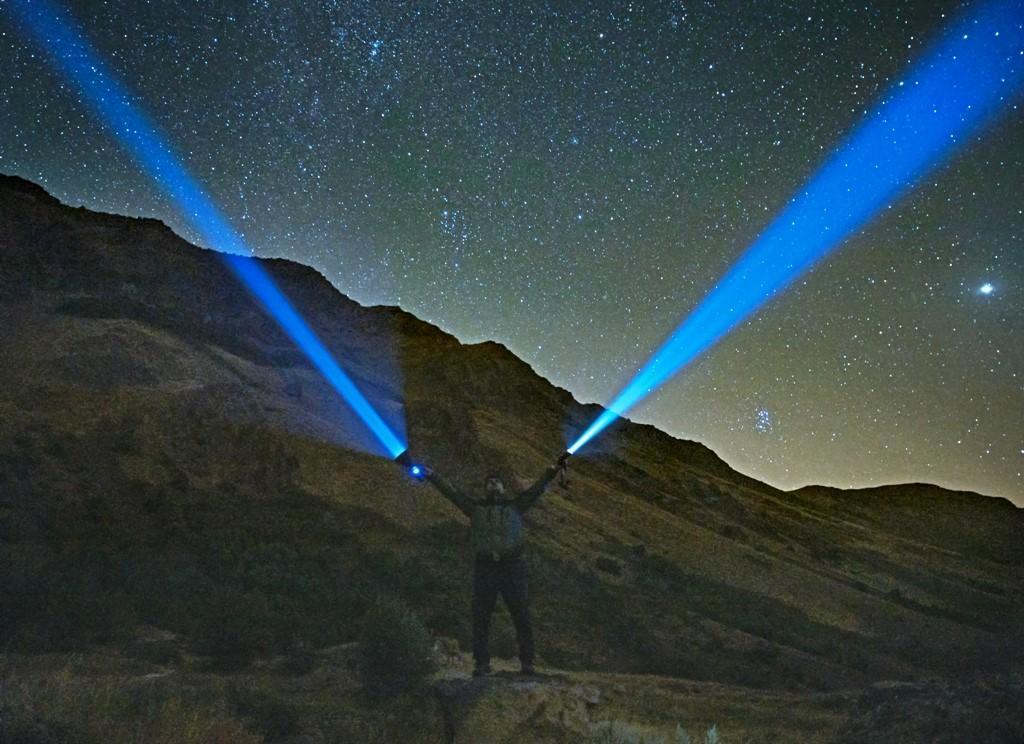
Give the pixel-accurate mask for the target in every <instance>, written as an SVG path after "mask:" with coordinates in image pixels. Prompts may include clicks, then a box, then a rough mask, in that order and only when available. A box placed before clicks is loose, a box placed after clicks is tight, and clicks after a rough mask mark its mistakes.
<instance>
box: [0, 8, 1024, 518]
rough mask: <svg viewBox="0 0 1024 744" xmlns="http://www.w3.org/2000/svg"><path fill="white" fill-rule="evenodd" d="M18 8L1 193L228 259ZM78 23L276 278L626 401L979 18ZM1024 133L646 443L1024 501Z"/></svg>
mask: <svg viewBox="0 0 1024 744" xmlns="http://www.w3.org/2000/svg"><path fill="white" fill-rule="evenodd" d="M3 6H4V0H0V171H2V172H5V173H12V174H17V175H21V176H24V177H26V178H29V179H32V180H34V181H37V182H39V183H41V184H43V185H44V186H45V187H46V188H47V189H49V190H50V191H51V193H53V194H54V195H56V196H57V197H58V198H60V199H62V200H64V201H66V202H68V203H71V204H75V205H78V204H81V205H85V206H87V207H89V208H92V209H98V210H103V211H111V212H118V213H123V214H131V215H147V216H155V217H158V218H160V219H162V220H164V221H165V222H167V223H168V224H170V225H171V226H172V227H173V228H174V229H175V230H176V231H178V232H179V233H181V234H183V235H184V236H185V237H187V238H189V239H192V240H194V241H195V242H200V241H198V240H197V239H196V236H195V235H194V234H193V233H192V231H191V230H190V229H189V228H188V226H187V225H186V223H185V221H184V220H183V219H182V218H181V217H180V215H179V214H178V213H177V211H176V208H175V207H174V205H173V204H171V203H170V202H169V201H168V200H167V199H166V198H165V197H163V196H162V194H161V193H160V192H159V191H158V189H157V187H156V186H155V185H154V184H153V183H152V182H151V181H150V180H149V179H148V177H147V176H146V175H145V174H144V173H142V172H141V171H140V170H139V169H138V168H137V166H136V165H135V164H134V163H133V161H132V160H131V158H130V157H129V156H128V155H127V154H126V153H125V152H124V151H123V150H122V149H121V148H120V146H119V145H118V144H117V143H116V142H115V140H114V139H113V138H112V137H111V136H110V135H109V134H108V133H107V132H106V131H104V130H103V129H102V127H101V126H100V125H99V124H98V122H97V120H96V119H95V118H94V117H93V115H92V114H91V112H90V111H89V109H88V108H87V107H86V105H85V104H84V103H83V102H82V101H81V100H79V96H78V94H77V93H76V91H75V90H74V89H73V88H72V87H71V86H70V85H68V84H67V83H65V82H64V80H63V79H61V78H60V77H59V76H58V74H57V73H56V72H55V71H54V70H53V68H51V67H50V66H49V64H48V62H47V61H46V59H45V57H44V56H43V55H42V54H41V52H40V50H39V49H38V48H37V47H36V46H34V44H33V42H31V41H30V40H29V39H28V38H27V37H25V35H24V33H23V32H22V31H21V30H20V29H19V28H18V27H16V26H15V25H14V24H13V21H12V19H11V17H10V16H9V14H8V13H6V12H4V8H3ZM67 7H68V8H69V9H70V11H71V12H72V14H73V15H74V17H75V18H76V19H77V20H78V21H79V23H80V24H81V26H82V28H83V29H84V30H85V32H86V34H87V36H88V37H89V38H90V39H91V41H92V42H93V43H94V45H95V46H96V47H97V48H98V49H99V50H100V52H101V53H102V54H103V55H104V56H105V58H106V59H107V60H108V62H109V64H110V66H111V67H112V69H113V70H115V71H116V72H117V73H118V74H119V75H120V76H121V78H122V80H123V82H124V83H125V84H126V85H127V86H128V88H129V89H130V90H132V91H133V92H134V93H135V94H136V95H137V97H138V98H137V101H136V102H137V103H138V104H140V105H141V106H142V107H143V108H144V109H145V110H146V111H147V112H148V113H149V115H150V116H151V118H152V119H153V120H154V121H155V122H156V123H157V124H158V125H159V126H160V127H161V129H162V131H163V132H164V133H165V135H166V136H167V138H168V139H169V141H170V142H171V144H172V146H173V147H174V148H175V149H176V150H177V152H178V153H180V154H181V155H182V157H183V159H184V160H185V162H186V164H187V166H188V167H189V168H190V170H191V171H192V173H193V174H194V175H195V176H196V177H197V178H198V179H199V180H200V181H201V182H202V183H203V184H204V185H205V186H206V187H207V189H208V191H209V193H210V194H211V195H212V196H213V198H214V199H215V201H216V202H217V204H218V205H219V206H220V207H221V208H222V209H223V211H224V212H225V213H226V214H227V215H228V216H229V217H230V218H231V219H232V220H233V222H234V224H235V226H236V227H237V228H238V229H239V230H240V231H241V232H242V233H243V235H244V236H245V238H246V240H247V241H248V242H249V244H250V245H251V246H252V247H253V249H254V251H255V252H256V253H257V254H258V255H262V256H285V257H288V258H292V259H295V260H298V261H301V262H303V263H307V264H310V265H312V266H315V267H316V268H317V269H319V270H320V271H321V272H322V273H323V274H324V275H325V276H327V277H328V278H329V279H330V280H331V281H332V282H333V283H334V284H335V285H336V286H337V287H338V288H339V289H340V290H341V291H343V292H344V293H346V294H347V295H349V296H351V297H353V298H354V299H356V300H358V301H360V302H363V303H366V304H392V305H394V304H397V305H400V306H401V307H403V308H404V309H406V310H409V311H410V312H413V313H415V314H416V315H418V316H419V317H422V318H424V319H425V320H428V321H431V322H433V323H436V324H437V325H439V326H440V327H442V328H444V329H445V330H447V331H449V332H451V333H454V334H455V335H456V336H458V337H459V338H460V339H461V340H463V341H466V342H475V341H480V340H483V339H495V340H498V341H500V342H502V343H504V344H505V345H507V346H508V347H509V348H511V349H512V350H513V351H514V352H515V353H516V354H518V355H519V356H521V357H522V358H523V359H525V360H526V361H528V362H529V363H530V364H531V365H532V366H533V367H534V369H536V370H537V371H538V372H539V373H540V374H542V375H544V376H545V377H547V378H548V379H550V380H551V381H552V382H554V383H556V384H558V385H560V386H563V387H565V388H568V389H569V390H570V391H572V392H573V394H574V395H575V396H576V397H577V398H578V399H580V400H583V401H594V402H599V403H606V402H608V401H609V400H611V398H612V397H613V396H614V394H615V393H616V392H617V391H618V390H619V389H620V388H621V386H622V385H623V384H624V383H625V382H627V381H628V380H629V379H630V377H631V376H632V374H633V372H634V371H635V370H636V369H637V367H638V366H640V365H641V364H642V363H643V361H644V360H645V359H646V358H647V356H648V355H649V354H650V352H652V351H653V350H654V349H655V348H656V347H657V346H658V345H659V343H660V342H661V341H662V340H663V339H664V338H665V336H666V335H667V334H668V333H669V332H671V330H672V329H673V328H674V327H675V326H676V325H677V324H678V322H679V321H680V320H681V319H682V318H683V317H684V316H685V315H686V313H687V312H688V311H689V310H691V309H692V308H693V307H694V305H696V304H697V303H698V302H699V301H700V299H701V298H702V297H703V296H704V294H705V293H706V292H707V290H708V289H709V288H710V287H711V286H712V285H713V284H714V283H715V281H716V280H717V279H718V278H719V277H720V275H721V274H722V273H723V271H725V269H727V268H728V266H729V265H730V264H731V263H732V261H734V260H735V259H736V258H737V257H738V256H739V255H740V254H741V253H742V251H743V249H744V248H745V247H746V246H748V245H749V244H750V242H751V241H752V240H753V239H754V238H755V237H756V236H757V235H758V234H759V232H760V231H761V230H762V229H763V228H764V227H765V225H767V224H768V223H769V222H770V221H771V219H772V217H773V216H774V215H775V214H776V213H777V212H778V211H779V210H780V209H781V207H782V206H783V205H784V204H785V203H786V201H787V200H788V199H789V198H790V196H791V195H792V194H793V193H794V191H795V190H796V189H798V188H799V187H800V186H801V184H803V183H804V182H805V181H806V180H807V178H808V177H809V176H810V175H811V174H813V173H814V171H815V170H816V168H817V167H818V166H819V165H820V164H821V163H822V161H823V160H824V159H825V158H826V157H827V156H828V155H829V153H831V152H832V151H833V149H834V148H835V147H836V145H837V144H838V143H839V142H841V141H842V139H843V137H844V135H845V134H846V133H848V132H849V130H850V129H851V128H852V127H854V126H855V125H856V124H857V123H858V122H860V121H861V120H862V118H863V117H864V116H865V114H866V113H867V111H868V110H870V108H871V107H872V105H873V104H874V103H875V101H876V100H877V99H878V98H879V97H880V96H881V95H882V94H883V93H884V91H885V90H886V89H887V87H888V85H890V84H891V83H892V82H893V80H894V79H895V78H896V77H898V76H899V74H900V72H901V71H903V70H904V69H905V68H906V67H907V65H908V64H910V63H912V62H913V61H914V60H915V59H916V58H917V56H918V55H920V54H921V52H922V50H924V49H925V48H926V46H927V43H928V42H929V41H930V40H931V39H933V38H934V37H935V36H936V35H937V34H938V33H939V32H940V30H941V29H942V28H944V27H945V25H946V24H947V23H948V22H949V21H950V19H951V18H953V17H956V16H957V15H958V14H959V13H960V12H961V11H962V10H963V8H964V7H966V5H965V4H964V3H960V2H949V1H947V0H913V1H907V2H899V1H893V0H888V1H886V2H856V3H851V2H848V1H846V0H834V1H828V2H826V1H824V0H822V1H818V2H805V1H804V0H791V1H790V2H785V3H780V2H774V1H773V2H768V1H767V0H765V1H757V2H740V1H739V0H734V1H733V2H712V1H710V0H708V1H706V2H700V3H697V2H683V1H681V0H665V1H663V2H592V3H577V2H553V1H551V0H549V1H547V2H534V0H517V2H515V3H491V2H472V3H462V2H449V1H447V0H436V1H434V2H410V3H389V2H305V3H301V4H300V3H290V2H277V1H271V0H256V1H254V2H240V1H233V2H225V1H223V0H204V1H203V2H195V1H193V0H178V1H177V2H169V1H164V0H159V1H153V2H143V1H141V0H109V1H107V2H102V1H100V0H75V1H74V2H70V3H68V4H67ZM1021 105H1022V102H1021V101H1020V100H1014V101H1011V102H1009V104H1008V106H1007V109H1006V113H1005V114H1004V116H1003V117H1002V118H1001V119H999V120H998V122H997V123H996V124H994V125H993V126H990V127H988V128H987V129H986V130H985V132H984V133H982V134H979V135H978V136H977V137H975V138H973V139H972V140H971V141H970V142H969V143H968V144H967V146H966V147H965V148H964V149H962V150H961V151H960V153H959V154H958V155H957V157H955V158H954V159H953V160H952V161H950V162H949V163H948V164H947V165H945V166H944V167H942V168H940V169H939V170H937V171H935V172H933V173H932V174H931V175H930V176H929V177H928V178H927V179H925V181H924V182H922V183H921V184H920V185H919V186H918V187H917V188H916V189H915V190H914V191H913V192H912V193H911V194H910V195H909V196H907V197H905V198H903V199H902V200H900V201H899V202H898V203H897V204H896V205H894V206H893V207H892V208H891V209H888V210H886V211H885V212H884V214H883V216H881V217H880V218H879V219H877V220H875V221H874V222H873V223H872V224H871V225H870V226H869V227H868V228H867V229H865V230H863V231H862V232H860V233H859V234H858V235H856V236H855V237H853V238H852V239H850V240H849V241H848V242H847V243H846V244H845V246H844V247H843V248H841V249H840V250H839V251H838V252H837V253H835V254H833V255H832V256H831V257H830V258H829V259H828V260H827V261H826V262H825V263H824V264H822V265H820V266H818V267H817V268H816V269H815V270H813V271H812V272H811V273H809V274H807V275H805V276H804V277H803V278H802V279H801V280H799V281H798V282H797V283H796V284H795V285H794V286H793V287H792V288H791V289H790V290H789V291H788V292H786V293H785V294H783V295H782V296H780V297H779V298H778V299H776V300H775V301H774V302H772V303H771V304H770V305H768V306H767V307H766V308H764V309H763V310H762V311H761V312H760V313H759V314H757V315H756V316H755V317H754V318H753V319H751V320H750V321H748V322H747V323H746V324H745V325H743V326H742V327H740V328H739V329H738V330H736V331H735V332H733V333H732V334H731V335H730V336H728V337H727V338H726V339H724V340H723V341H722V342H720V343H719V344H718V345H717V346H716V347H714V348H713V349H711V350H710V351H709V352H707V353H706V354H705V355H704V356H702V357H701V358H700V359H698V360H697V361H695V362H694V363H692V364H691V365H690V366H688V367H687V368H685V369H684V370H683V371H682V372H681V373H680V374H679V375H677V376H676V377H675V378H674V379H673V380H672V381H670V382H669V383H668V384H666V385H665V386H664V387H663V388H661V390H660V391H658V392H657V393H656V394H654V395H652V396H650V397H649V398H647V400H646V401H644V402H643V403H642V404H641V405H640V406H638V407H637V408H636V409H634V410H633V411H632V412H631V413H630V418H633V419H635V420H639V421H645V422H650V423H653V424H655V425H657V426H659V427H660V428H662V429H664V430H666V431H668V432H670V433H672V434H674V435H677V436H681V437H685V438H689V439H696V440H699V441H701V442H704V443H705V444H707V445H708V446H710V447H711V448H713V449H714V450H715V451H716V452H718V453H719V454H720V455H721V456H722V457H723V458H724V459H725V460H726V461H728V462H729V463H730V464H731V465H732V466H733V467H735V468H737V469H739V470H741V471H743V472H745V473H748V474H750V475H752V476H754V477H756V478H759V479H761V480H764V481H766V482H769V483H771V484H773V485H776V486H779V487H782V488H793V487H797V486H800V485H804V484H808V483H821V484H828V485H836V486H840V487H851V486H866V485H875V484H881V483H894V482H907V481H926V482H932V483H938V484H940V485H945V486H949V487H956V488H966V489H971V490H975V491H979V492H982V493H986V494H991V495H999V496H1005V497H1009V498H1011V499H1013V500H1014V501H1015V502H1016V503H1018V504H1020V505H1024V339H1022V338H1021V335H1022V332H1024V322H1022V321H1024V296H1022V292H1024V200H1022V197H1021V194H1024V116H1022V115H1021Z"/></svg>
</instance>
